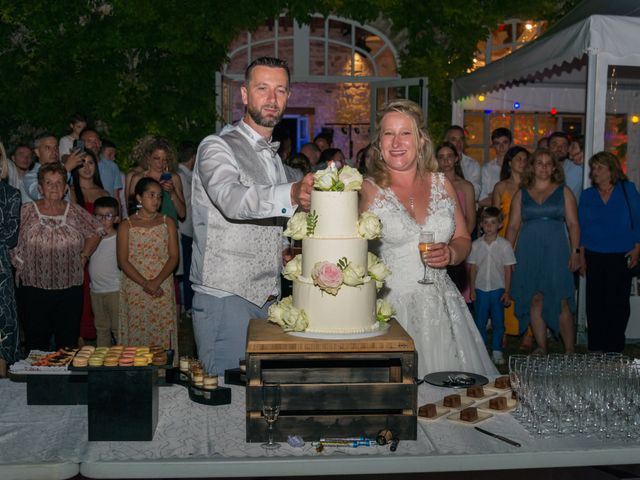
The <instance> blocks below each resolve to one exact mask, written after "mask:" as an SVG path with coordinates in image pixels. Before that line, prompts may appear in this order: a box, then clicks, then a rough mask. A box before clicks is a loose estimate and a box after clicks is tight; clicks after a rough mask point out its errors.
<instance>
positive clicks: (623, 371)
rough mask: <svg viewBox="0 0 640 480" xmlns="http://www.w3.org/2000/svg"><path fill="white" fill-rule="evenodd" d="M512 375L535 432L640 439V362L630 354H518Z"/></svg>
mask: <svg viewBox="0 0 640 480" xmlns="http://www.w3.org/2000/svg"><path fill="white" fill-rule="evenodd" d="M509 377H510V379H511V386H512V387H513V389H514V391H515V392H516V395H517V397H518V400H519V405H518V408H517V409H516V410H515V412H514V416H515V417H516V418H517V419H518V420H520V421H521V422H522V423H523V425H525V427H526V428H527V429H528V430H529V431H530V432H531V433H534V434H536V435H559V436H562V435H575V436H597V437H600V438H603V439H612V438H613V439H628V440H634V439H638V438H640V363H638V362H636V363H634V362H633V361H632V360H631V359H630V358H629V357H627V356H624V355H622V354H618V353H607V354H599V353H589V354H567V355H561V354H552V355H548V356H526V355H512V356H511V357H510V358H509Z"/></svg>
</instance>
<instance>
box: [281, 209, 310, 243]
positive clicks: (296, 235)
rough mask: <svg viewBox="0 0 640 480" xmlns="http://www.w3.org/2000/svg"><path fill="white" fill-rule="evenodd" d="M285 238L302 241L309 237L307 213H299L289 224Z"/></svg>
mask: <svg viewBox="0 0 640 480" xmlns="http://www.w3.org/2000/svg"><path fill="white" fill-rule="evenodd" d="M283 235H284V236H285V237H291V238H293V239H294V240H302V239H303V238H305V237H306V236H307V213H306V212H298V213H296V214H295V215H293V217H291V218H290V219H289V221H288V222H287V229H286V230H285V231H284V234H283Z"/></svg>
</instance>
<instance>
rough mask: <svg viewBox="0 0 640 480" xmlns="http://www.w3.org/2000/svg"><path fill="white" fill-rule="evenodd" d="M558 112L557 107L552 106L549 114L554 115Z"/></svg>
mask: <svg viewBox="0 0 640 480" xmlns="http://www.w3.org/2000/svg"><path fill="white" fill-rule="evenodd" d="M557 113H558V109H557V108H556V107H553V108H552V109H551V115H556V114H557Z"/></svg>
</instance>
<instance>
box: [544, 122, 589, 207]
mask: <svg viewBox="0 0 640 480" xmlns="http://www.w3.org/2000/svg"><path fill="white" fill-rule="evenodd" d="M549 151H550V152H551V155H553V156H554V157H555V159H556V160H557V161H558V163H560V164H561V165H562V168H563V170H564V183H565V184H566V185H567V187H569V188H570V189H571V191H572V192H573V196H574V197H576V202H579V201H580V194H581V193H582V172H583V169H584V166H583V165H582V163H580V164H578V163H575V162H574V161H573V160H572V159H571V158H570V157H569V134H567V133H565V132H553V133H552V134H551V135H549Z"/></svg>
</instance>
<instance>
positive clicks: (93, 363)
mask: <svg viewBox="0 0 640 480" xmlns="http://www.w3.org/2000/svg"><path fill="white" fill-rule="evenodd" d="M103 363H104V357H101V356H92V357H89V366H90V367H101V366H102V364H103Z"/></svg>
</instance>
